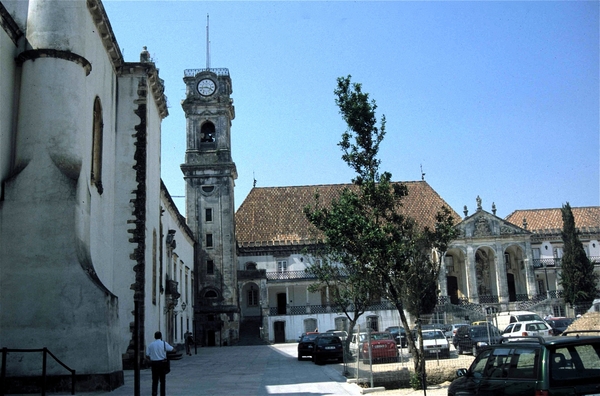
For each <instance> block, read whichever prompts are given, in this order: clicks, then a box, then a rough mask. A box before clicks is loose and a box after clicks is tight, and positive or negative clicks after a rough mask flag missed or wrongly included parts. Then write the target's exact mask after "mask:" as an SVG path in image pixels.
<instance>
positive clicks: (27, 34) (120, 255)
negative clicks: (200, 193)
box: [0, 0, 195, 393]
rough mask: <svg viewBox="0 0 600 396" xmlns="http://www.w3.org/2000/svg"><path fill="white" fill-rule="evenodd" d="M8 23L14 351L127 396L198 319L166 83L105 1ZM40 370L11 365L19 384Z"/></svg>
mask: <svg viewBox="0 0 600 396" xmlns="http://www.w3.org/2000/svg"><path fill="white" fill-rule="evenodd" d="M65 21H66V22H65ZM0 22H1V23H0V44H1V48H2V50H1V51H0V65H1V70H2V73H0V94H1V95H2V98H3V99H2V105H1V106H0V115H1V121H0V181H1V183H0V274H1V275H0V306H1V307H2V308H1V309H0V334H2V339H1V342H2V345H1V346H2V347H6V348H10V349H35V348H42V347H47V348H48V349H49V350H50V351H51V352H52V353H53V354H54V355H56V356H57V357H58V358H59V359H60V360H61V361H62V362H64V363H65V364H66V365H68V366H70V367H72V368H73V369H75V370H76V371H77V375H78V376H80V378H85V380H82V381H78V384H79V385H78V387H80V388H78V390H82V391H83V390H86V389H107V390H110V389H114V388H115V387H117V386H119V385H121V384H122V383H123V374H122V370H123V367H124V366H125V367H127V366H129V367H135V366H138V367H139V366H140V365H141V363H142V362H141V359H142V358H143V350H144V346H145V344H146V342H149V341H151V340H152V339H153V334H154V331H156V330H162V331H163V333H165V334H167V337H168V338H167V339H168V341H169V342H173V343H178V342H181V341H182V332H181V331H180V330H181V327H182V323H184V324H185V322H188V321H189V319H190V318H191V315H190V314H189V312H192V311H193V309H192V306H191V305H193V304H192V301H191V298H190V297H189V294H191V293H189V294H188V296H187V297H186V298H187V302H188V304H190V309H189V310H188V311H187V313H184V314H181V313H180V312H182V311H183V310H182V309H181V305H180V303H181V299H175V298H173V297H174V296H175V295H176V294H182V293H181V290H182V289H181V288H182V287H183V286H185V287H187V289H188V290H191V287H190V285H191V283H186V284H184V283H183V282H182V280H186V279H187V282H191V279H192V277H193V276H192V275H191V272H192V270H193V261H194V246H195V240H194V238H193V235H192V234H191V232H190V231H189V229H187V228H186V226H185V223H184V222H183V221H182V219H181V216H180V215H179V214H178V212H177V209H176V208H175V206H174V205H173V204H172V201H171V200H170V197H169V195H168V192H167V191H166V189H163V188H161V180H160V147H161V140H160V139H161V136H160V131H161V122H162V119H163V118H164V117H166V116H167V115H168V112H167V105H166V98H165V96H164V93H163V91H164V86H163V82H162V80H161V79H160V77H159V75H158V70H157V68H156V67H155V65H154V63H152V62H151V60H150V59H149V58H148V57H147V56H144V53H142V56H141V59H140V62H133V63H127V62H124V60H123V57H122V54H121V52H120V50H119V46H118V44H117V42H116V39H115V37H114V35H113V34H112V30H111V27H110V23H109V21H108V18H107V16H106V13H105V11H104V8H103V6H102V3H101V2H100V1H99V0H73V1H68V2H63V1H52V2H50V1H46V0H28V1H26V0H23V1H1V2H0ZM170 230H174V231H176V233H175V235H176V237H175V238H177V242H178V245H177V247H176V248H175V246H174V245H173V244H170V245H169V246H167V240H168V238H167V237H168V235H169V233H168V231H170ZM174 256H177V257H178V259H177V260H176V261H175V260H174V259H173V257H174ZM185 273H187V274H188V276H187V277H186V276H185V275H184V274H185ZM180 274H181V275H180ZM167 277H169V279H170V280H173V281H174V282H176V283H171V285H175V288H174V289H173V287H171V288H170V290H171V291H173V292H172V293H171V294H170V295H169V296H167V294H166V293H165V290H166V289H167V287H166V286H167V284H166V279H167ZM167 303H169V304H170V306H169V307H167V305H168V304H167ZM178 304H179V305H178ZM176 313H178V314H176ZM177 315H179V316H177ZM182 319H183V320H182ZM176 329H177V331H175V330H176ZM136 351H138V353H136ZM40 367H41V356H39V354H35V353H16V352H15V353H10V354H9V355H8V357H7V375H8V376H9V377H10V378H13V379H15V381H13V382H14V384H18V383H19V381H17V379H19V378H26V379H28V380H26V381H25V382H31V378H32V377H36V376H39V375H40V374H41V372H40ZM48 374H49V375H50V377H51V378H54V379H56V378H61V377H62V376H66V377H68V376H69V373H68V372H67V371H65V370H64V369H63V368H62V367H61V366H59V365H58V364H55V363H49V365H48ZM50 381H51V380H50ZM21 383H22V382H21ZM6 386H7V388H5V390H7V391H9V389H11V390H13V391H15V390H18V389H16V388H12V385H11V382H10V381H7V384H6ZM17 393H19V392H17Z"/></svg>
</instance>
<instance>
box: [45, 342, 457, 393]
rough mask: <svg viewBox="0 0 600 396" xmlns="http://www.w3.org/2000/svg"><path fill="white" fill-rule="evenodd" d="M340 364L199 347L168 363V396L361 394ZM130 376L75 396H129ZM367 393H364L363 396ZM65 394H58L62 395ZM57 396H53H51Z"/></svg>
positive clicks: (284, 348) (145, 378)
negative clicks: (113, 387)
mask: <svg viewBox="0 0 600 396" xmlns="http://www.w3.org/2000/svg"><path fill="white" fill-rule="evenodd" d="M342 371H343V365H340V364H333V363H332V364H325V365H315V364H313V363H312V362H310V361H309V360H304V361H298V359H297V344H296V343H289V344H276V345H256V346H232V347H221V348H218V347H215V348H198V350H197V354H194V355H192V356H185V355H184V356H183V358H182V359H181V360H175V361H172V362H171V373H170V374H168V375H167V395H168V396H202V395H210V396H217V395H224V396H233V395H240V396H262V395H297V396H316V395H340V396H344V395H361V394H363V393H364V392H365V390H364V389H362V388H361V387H359V386H358V385H356V384H354V383H351V382H347V381H346V378H345V377H344V376H343V375H342ZM133 374H134V373H133V371H131V370H127V371H125V385H123V386H122V387H120V388H118V389H116V390H114V391H113V392H92V393H77V395H78V396H97V395H107V396H133V394H134V378H133ZM140 385H141V388H140V395H141V396H150V395H151V394H152V393H151V385H152V374H151V372H150V370H149V369H148V370H142V371H141V374H140ZM368 391H369V390H366V392H368ZM446 392H447V390H446V388H444V387H431V388H430V389H428V390H427V395H428V396H441V395H446ZM67 394H68V393H61V394H60V396H63V395H64V396H66V395H67ZM371 394H373V395H377V396H391V395H414V396H416V395H423V391H413V390H412V389H400V390H388V391H379V392H373V393H371ZM51 395H53V396H58V394H51Z"/></svg>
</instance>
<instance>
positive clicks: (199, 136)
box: [181, 68, 240, 346]
mask: <svg viewBox="0 0 600 396" xmlns="http://www.w3.org/2000/svg"><path fill="white" fill-rule="evenodd" d="M183 81H184V82H185V85H186V98H185V99H184V100H183V101H182V107H183V110H184V112H185V117H186V136H187V148H186V152H185V163H184V164H182V165H181V170H182V171H183V175H184V179H185V182H186V191H185V196H186V217H187V224H188V226H189V227H190V228H191V230H192V231H193V233H194V235H195V236H196V241H197V242H198V245H197V249H196V254H195V256H196V258H195V261H196V262H195V265H194V272H195V274H194V278H195V289H194V300H195V301H194V303H195V304H194V305H195V307H194V333H195V337H196V340H197V341H198V342H199V343H200V344H201V345H205V346H223V345H231V344H233V343H236V342H237V341H238V339H239V321H240V320H239V315H240V314H239V312H240V310H239V306H238V292H237V256H236V243H235V220H234V219H235V205H234V195H233V189H234V185H235V179H236V178H237V170H236V167H235V163H234V162H233V160H232V158H231V121H232V120H233V119H234V118H235V110H234V107H233V99H231V93H232V89H231V78H230V77H229V70H228V69H213V68H206V69H192V70H185V73H184V78H183Z"/></svg>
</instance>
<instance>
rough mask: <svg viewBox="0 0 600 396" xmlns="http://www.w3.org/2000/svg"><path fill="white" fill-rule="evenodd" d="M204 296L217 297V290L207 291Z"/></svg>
mask: <svg viewBox="0 0 600 396" xmlns="http://www.w3.org/2000/svg"><path fill="white" fill-rule="evenodd" d="M204 297H205V298H217V292H216V291H214V290H209V291H207V292H206V293H204Z"/></svg>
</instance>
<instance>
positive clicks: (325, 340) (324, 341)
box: [318, 337, 342, 345]
mask: <svg viewBox="0 0 600 396" xmlns="http://www.w3.org/2000/svg"><path fill="white" fill-rule="evenodd" d="M318 343H319V345H338V344H341V343H342V341H340V338H339V337H320V338H319V340H318Z"/></svg>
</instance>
